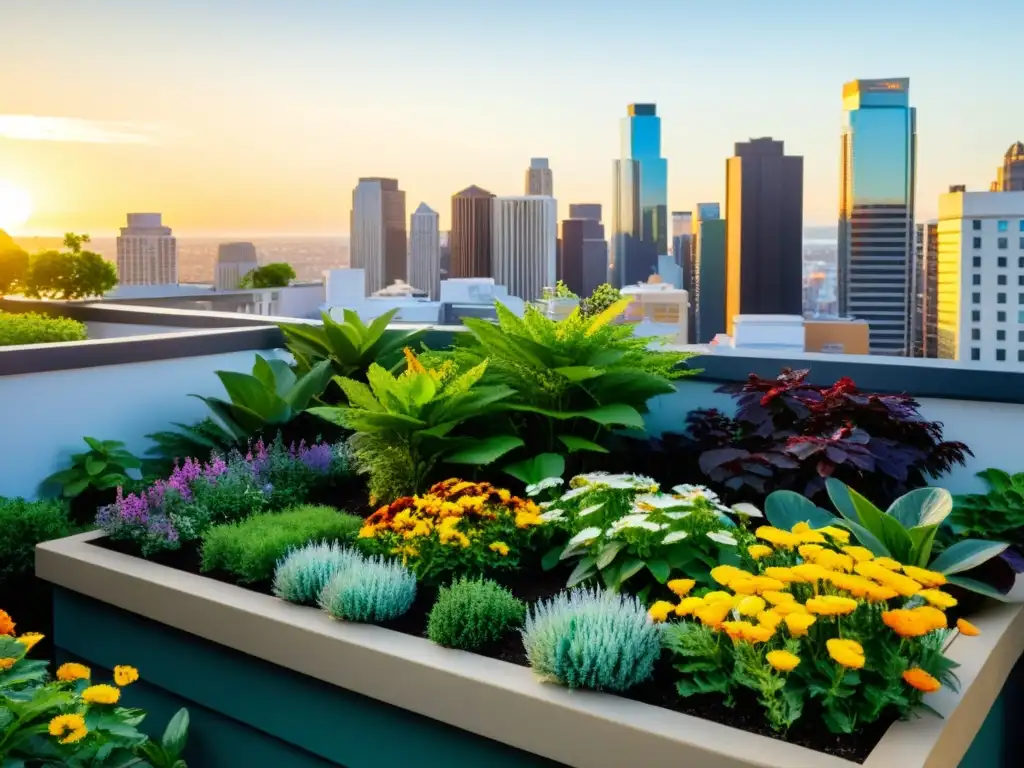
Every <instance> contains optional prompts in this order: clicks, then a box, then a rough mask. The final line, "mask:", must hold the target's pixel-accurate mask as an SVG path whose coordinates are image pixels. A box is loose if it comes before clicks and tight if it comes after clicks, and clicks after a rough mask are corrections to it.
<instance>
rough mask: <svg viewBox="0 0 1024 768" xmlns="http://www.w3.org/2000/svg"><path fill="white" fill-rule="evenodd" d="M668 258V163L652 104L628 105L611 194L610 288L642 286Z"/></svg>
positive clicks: (656, 115)
mask: <svg viewBox="0 0 1024 768" xmlns="http://www.w3.org/2000/svg"><path fill="white" fill-rule="evenodd" d="M663 253H668V162H667V161H666V160H665V158H663V157H662V156H661V118H660V117H658V114H657V107H656V106H655V105H654V104H630V105H629V107H628V110H627V115H626V117H624V118H622V123H621V146H620V149H619V159H618V160H616V161H615V162H614V182H613V190H612V232H611V258H610V275H611V283H612V285H614V286H616V287H620V288H621V287H623V286H626V285H632V284H634V283H642V282H646V281H647V278H649V277H650V276H651V275H652V274H654V273H655V272H656V271H657V269H658V256H659V255H660V254H663Z"/></svg>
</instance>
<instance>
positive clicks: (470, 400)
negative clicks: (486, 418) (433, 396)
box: [431, 384, 515, 421]
mask: <svg viewBox="0 0 1024 768" xmlns="http://www.w3.org/2000/svg"><path fill="white" fill-rule="evenodd" d="M513 394H515V392H514V390H512V389H511V388H510V387H506V386H505V385H504V384H497V385H495V386H493V387H475V388H473V389H471V390H470V391H468V392H463V393H461V394H459V395H456V396H455V397H453V398H452V399H450V400H445V401H441V403H440V404H439V406H438V408H437V410H436V411H433V412H432V414H431V420H432V421H450V420H453V419H463V420H466V419H470V418H473V417H475V416H480V415H482V414H484V413H486V412H488V411H490V410H493V408H492V406H494V405H495V404H496V403H499V402H501V401H502V400H506V399H508V398H509V397H511V396H512V395H513ZM501 407H504V406H501Z"/></svg>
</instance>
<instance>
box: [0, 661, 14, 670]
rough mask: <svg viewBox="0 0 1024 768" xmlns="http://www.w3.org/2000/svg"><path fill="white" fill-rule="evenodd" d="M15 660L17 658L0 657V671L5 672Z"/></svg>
mask: <svg viewBox="0 0 1024 768" xmlns="http://www.w3.org/2000/svg"><path fill="white" fill-rule="evenodd" d="M17 661H18V660H17V659H0V672H6V671H7V670H8V669H10V668H11V667H13V666H14V665H15V663H16V662H17Z"/></svg>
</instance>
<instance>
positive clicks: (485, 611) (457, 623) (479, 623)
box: [427, 579, 526, 651]
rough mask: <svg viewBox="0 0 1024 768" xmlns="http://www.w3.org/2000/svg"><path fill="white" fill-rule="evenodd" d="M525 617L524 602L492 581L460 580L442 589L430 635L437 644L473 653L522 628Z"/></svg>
mask: <svg viewBox="0 0 1024 768" xmlns="http://www.w3.org/2000/svg"><path fill="white" fill-rule="evenodd" d="M525 615H526V606H525V605H523V602H522V601H521V600H518V599H516V598H515V597H514V596H513V595H512V593H511V592H509V591H508V590H507V589H505V588H504V587H501V586H499V585H498V584H496V583H495V582H493V581H491V580H490V579H480V580H475V581H471V580H469V579H460V580H458V581H456V582H455V583H453V584H452V585H451V586H450V587H442V588H441V591H440V593H439V594H438V596H437V602H436V603H434V607H433V608H432V609H431V611H430V618H429V620H428V622H427V636H428V637H429V638H430V639H431V640H433V641H434V642H435V643H437V644H438V645H446V646H448V647H449V648H461V649H463V650H466V651H472V650H476V649H477V648H480V647H481V646H483V645H487V644H488V643H493V642H495V641H497V640H500V639H501V638H502V637H503V636H504V635H505V634H506V633H508V632H510V631H511V630H513V629H516V628H517V627H521V626H522V624H523V618H524V617H525Z"/></svg>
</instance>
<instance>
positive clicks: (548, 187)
mask: <svg viewBox="0 0 1024 768" xmlns="http://www.w3.org/2000/svg"><path fill="white" fill-rule="evenodd" d="M525 193H526V194H527V195H547V196H548V197H552V196H553V195H554V194H555V184H554V179H552V177H551V168H550V167H549V166H548V159H547V158H546V157H531V158H530V167H529V168H527V169H526V187H525Z"/></svg>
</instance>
